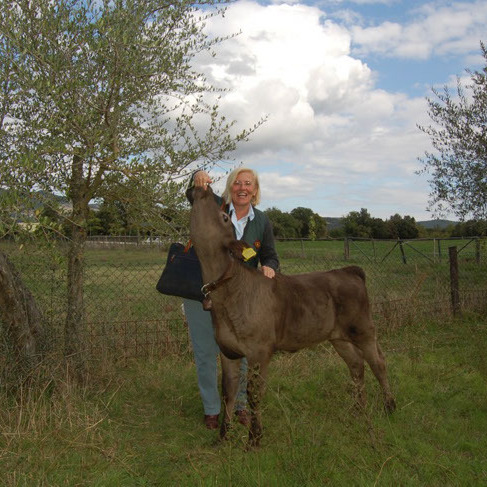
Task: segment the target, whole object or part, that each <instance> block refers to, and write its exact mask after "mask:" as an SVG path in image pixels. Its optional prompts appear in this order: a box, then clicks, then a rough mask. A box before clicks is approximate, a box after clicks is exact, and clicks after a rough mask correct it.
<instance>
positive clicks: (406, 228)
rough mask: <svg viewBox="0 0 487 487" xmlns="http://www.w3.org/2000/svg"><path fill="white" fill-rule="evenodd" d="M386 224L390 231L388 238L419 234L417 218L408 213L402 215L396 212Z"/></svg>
mask: <svg viewBox="0 0 487 487" xmlns="http://www.w3.org/2000/svg"><path fill="white" fill-rule="evenodd" d="M386 226H387V228H388V231H389V236H388V238H401V239H411V238H418V236H419V229H418V227H417V226H416V220H415V219H414V217H411V216H408V215H406V216H405V217H402V216H401V215H399V214H397V213H396V214H395V215H393V216H391V217H390V218H389V220H387V221H386Z"/></svg>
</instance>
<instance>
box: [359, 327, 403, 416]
mask: <svg viewBox="0 0 487 487" xmlns="http://www.w3.org/2000/svg"><path fill="white" fill-rule="evenodd" d="M357 346H358V347H359V348H360V349H361V350H362V353H363V355H364V358H365V360H366V361H367V363H368V364H369V366H370V368H371V369H372V372H373V373H374V375H375V377H376V378H377V380H378V382H379V384H380V386H381V388H382V393H383V395H384V409H385V410H386V412H387V413H392V412H394V410H395V409H396V401H395V400H394V397H393V395H392V393H391V389H390V387H389V381H388V379H387V369H386V361H385V359H384V354H383V353H382V350H381V348H380V345H379V344H378V343H377V340H376V339H375V337H374V338H370V339H368V340H366V341H364V342H363V343H360V344H357Z"/></svg>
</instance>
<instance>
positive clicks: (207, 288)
mask: <svg viewBox="0 0 487 487" xmlns="http://www.w3.org/2000/svg"><path fill="white" fill-rule="evenodd" d="M233 266H234V260H233V259H231V260H230V263H229V264H228V267H227V268H226V269H225V272H224V273H223V274H222V275H221V276H220V277H219V278H218V279H216V280H215V281H211V282H208V283H206V284H203V286H201V292H202V293H203V296H204V297H205V299H208V296H209V295H210V293H212V292H213V291H214V290H215V289H218V288H219V287H220V286H221V285H222V284H223V283H224V282H225V281H228V279H230V278H231V277H233V273H232V270H233Z"/></svg>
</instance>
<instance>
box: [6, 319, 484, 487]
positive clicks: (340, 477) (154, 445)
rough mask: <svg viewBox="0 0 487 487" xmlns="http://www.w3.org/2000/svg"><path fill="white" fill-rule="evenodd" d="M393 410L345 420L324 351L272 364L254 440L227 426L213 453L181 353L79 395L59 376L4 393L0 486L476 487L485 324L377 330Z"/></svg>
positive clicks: (112, 373)
mask: <svg viewBox="0 0 487 487" xmlns="http://www.w3.org/2000/svg"><path fill="white" fill-rule="evenodd" d="M381 343H382V347H383V349H384V351H385V353H386V356H387V360H388V366H389V374H390V378H391V383H392V388H393V391H394V393H395V395H396V399H397V403H398V409H397V411H396V412H395V413H394V414H393V415H392V416H386V415H385V414H384V413H383V412H382V409H381V399H380V397H379V393H378V386H377V384H376V382H375V380H374V379H373V378H372V374H371V373H370V370H368V369H367V374H366V379H367V381H366V382H367V390H368V395H369V405H368V407H367V409H366V410H365V411H364V412H363V413H356V412H354V410H353V408H352V405H353V404H352V398H351V394H350V383H349V378H348V372H347V369H346V367H345V365H344V364H343V362H341V360H340V359H339V358H338V357H337V355H336V354H335V353H334V352H333V351H332V349H331V348H330V346H328V345H326V344H323V345H320V346H318V347H315V348H313V349H309V350H304V351H301V352H298V353H296V354H279V355H277V356H275V357H274V359H273V361H272V363H271V370H270V377H269V382H268V388H267V393H266V396H265V399H264V401H263V406H264V408H263V420H264V426H265V430H264V435H265V437H264V440H263V442H262V446H261V448H260V449H259V450H257V451H250V452H247V451H246V449H245V439H246V431H245V429H244V428H243V427H242V426H240V425H236V426H235V429H234V431H232V434H231V438H230V439H229V440H228V441H226V442H224V443H220V442H219V441H218V435H217V433H216V432H214V431H208V430H206V429H205V428H204V426H203V424H202V414H203V413H202V409H201V404H200V400H199V397H198V392H197V386H196V377H195V370H194V365H193V363H192V360H191V355H190V354H189V353H188V351H185V352H184V351H183V352H179V353H170V354H167V355H166V356H164V357H163V358H161V359H159V360H136V361H131V362H129V363H127V364H126V365H125V366H124V367H122V368H120V367H115V366H113V365H112V366H110V365H109V364H105V366H104V367H100V368H99V369H98V370H97V371H96V373H94V375H93V376H92V379H91V383H90V385H89V386H87V387H86V388H83V389H79V388H75V387H74V386H72V384H71V383H70V382H69V380H67V379H65V378H64V377H63V375H62V371H61V370H58V371H57V373H56V374H54V375H51V376H50V378H49V380H46V379H44V380H43V381H40V384H39V387H38V388H37V389H35V390H31V391H27V390H23V391H22V392H21V393H20V394H19V395H18V396H16V397H11V396H6V395H2V397H1V401H2V409H1V411H0V469H1V471H2V472H3V474H2V485H5V486H6V487H10V486H12V487H13V486H33V485H35V486H62V485H77V486H103V487H105V486H113V487H119V486H127V487H131V486H162V485H174V486H191V487H192V486H195V485H198V486H221V485H223V486H245V487H246V486H296V485H306V486H322V485H334V486H335V485H336V486H347V487H348V486H369V485H370V486H374V485H377V486H381V485H382V486H392V485H394V486H395V485H401V486H424V485H428V486H473V485H486V484H487V435H486V434H485V431H487V408H486V404H487V387H486V386H487V359H486V355H485V350H486V348H487V321H486V320H485V319H479V318H478V317H474V316H471V317H469V318H464V319H463V320H462V321H446V322H441V323H435V322H422V323H415V325H414V326H408V327H402V328H400V329H397V330H395V331H394V332H389V333H387V332H384V333H382V336H381Z"/></svg>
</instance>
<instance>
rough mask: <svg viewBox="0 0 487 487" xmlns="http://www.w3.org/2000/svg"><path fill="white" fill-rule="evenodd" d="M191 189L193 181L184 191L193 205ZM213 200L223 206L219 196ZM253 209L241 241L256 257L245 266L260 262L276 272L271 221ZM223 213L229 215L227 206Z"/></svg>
mask: <svg viewBox="0 0 487 487" xmlns="http://www.w3.org/2000/svg"><path fill="white" fill-rule="evenodd" d="M192 189H193V180H192V179H191V182H190V184H189V187H188V189H187V190H186V196H187V198H188V200H189V202H190V203H191V204H193V198H192V195H191V191H192ZM215 200H216V202H217V203H218V205H219V206H221V205H222V204H223V198H222V197H221V196H218V195H215ZM253 209H254V218H253V219H252V220H249V221H248V222H247V225H246V226H245V229H244V233H243V237H242V241H244V242H245V243H246V244H247V245H248V246H250V247H252V248H253V249H254V250H255V252H256V254H257V255H255V256H254V257H252V258H251V259H249V260H248V261H247V262H245V264H246V265H248V266H249V267H255V268H257V266H258V265H259V262H260V265H262V266H263V265H265V266H268V267H271V268H272V269H274V270H275V271H278V270H279V257H278V256H277V252H276V247H275V243H274V232H273V231H272V224H271V221H270V220H269V217H268V216H267V215H266V214H265V213H264V212H262V211H260V210H258V209H257V208H256V207H255V206H253ZM225 212H226V213H227V214H229V205H226V206H225ZM234 231H235V230H234Z"/></svg>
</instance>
